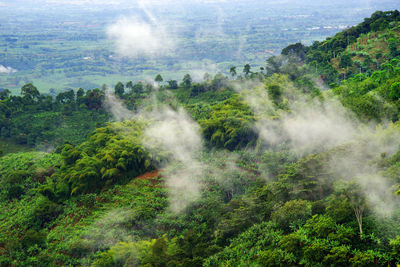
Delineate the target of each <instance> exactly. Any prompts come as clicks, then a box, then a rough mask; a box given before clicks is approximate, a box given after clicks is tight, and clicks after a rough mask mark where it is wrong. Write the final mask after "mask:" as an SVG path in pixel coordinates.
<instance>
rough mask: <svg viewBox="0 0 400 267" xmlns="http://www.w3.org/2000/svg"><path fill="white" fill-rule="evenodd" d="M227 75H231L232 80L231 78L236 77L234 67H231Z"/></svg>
mask: <svg viewBox="0 0 400 267" xmlns="http://www.w3.org/2000/svg"><path fill="white" fill-rule="evenodd" d="M229 73H230V74H231V75H232V78H233V77H235V76H236V74H237V73H236V67H235V66H232V67H231V68H230V69H229Z"/></svg>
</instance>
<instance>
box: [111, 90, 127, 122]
mask: <svg viewBox="0 0 400 267" xmlns="http://www.w3.org/2000/svg"><path fill="white" fill-rule="evenodd" d="M104 107H105V109H106V110H107V111H108V112H110V113H111V114H112V115H113V117H114V119H115V120H116V121H123V120H128V119H132V118H133V116H134V114H133V112H132V111H130V110H128V109H127V108H126V107H125V106H124V105H123V104H122V102H121V101H120V100H118V99H117V97H116V96H115V95H114V94H113V93H112V92H111V91H110V90H107V91H106V93H105V99H104Z"/></svg>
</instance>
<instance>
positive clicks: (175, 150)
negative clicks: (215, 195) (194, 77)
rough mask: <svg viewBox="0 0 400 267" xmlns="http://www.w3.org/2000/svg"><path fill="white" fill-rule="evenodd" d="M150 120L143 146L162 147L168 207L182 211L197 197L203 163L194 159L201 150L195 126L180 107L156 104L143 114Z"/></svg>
mask: <svg viewBox="0 0 400 267" xmlns="http://www.w3.org/2000/svg"><path fill="white" fill-rule="evenodd" d="M145 116H147V117H149V118H151V119H152V120H153V122H152V123H151V125H150V127H148V128H147V129H146V131H145V136H146V139H145V140H146V141H145V144H144V145H145V147H147V148H148V149H149V150H150V151H157V152H159V151H160V150H163V149H164V150H166V151H167V152H168V153H169V157H168V161H167V162H168V163H167V164H164V165H163V166H159V167H160V168H164V169H166V171H165V172H164V173H163V176H164V177H165V182H166V185H167V187H168V189H169V191H168V194H169V202H170V209H171V211H173V212H181V211H183V210H184V209H185V208H186V207H187V206H188V205H189V204H190V203H192V202H193V201H195V200H197V199H198V198H200V195H201V194H200V190H201V183H200V179H201V178H202V176H203V171H204V169H205V165H204V164H203V163H202V162H201V160H200V159H199V158H198V155H199V154H200V152H201V151H202V149H203V144H202V138H201V134H200V127H199V125H198V124H197V123H196V122H194V121H193V120H192V119H191V118H190V116H189V115H188V114H187V113H186V112H185V111H184V110H183V109H182V108H179V109H178V110H173V109H172V108H170V107H166V106H164V107H159V108H157V109H154V110H153V111H152V112H150V113H148V114H145Z"/></svg>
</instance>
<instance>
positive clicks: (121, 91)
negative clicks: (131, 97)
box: [114, 82, 125, 97]
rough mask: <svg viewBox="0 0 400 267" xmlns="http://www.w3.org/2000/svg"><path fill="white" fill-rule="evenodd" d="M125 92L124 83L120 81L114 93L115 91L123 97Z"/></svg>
mask: <svg viewBox="0 0 400 267" xmlns="http://www.w3.org/2000/svg"><path fill="white" fill-rule="evenodd" d="M124 92H125V87H124V84H123V83H121V82H118V83H117V84H116V85H115V87H114V93H115V95H117V96H119V97H122V95H123V94H124Z"/></svg>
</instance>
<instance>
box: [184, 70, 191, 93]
mask: <svg viewBox="0 0 400 267" xmlns="http://www.w3.org/2000/svg"><path fill="white" fill-rule="evenodd" d="M182 81H183V86H184V87H185V88H186V89H188V88H190V85H191V84H192V77H191V76H190V74H185V76H183V80H182Z"/></svg>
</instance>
